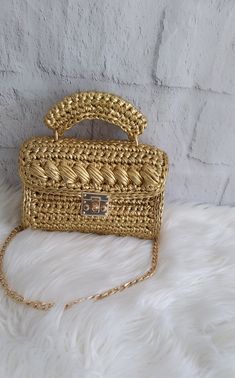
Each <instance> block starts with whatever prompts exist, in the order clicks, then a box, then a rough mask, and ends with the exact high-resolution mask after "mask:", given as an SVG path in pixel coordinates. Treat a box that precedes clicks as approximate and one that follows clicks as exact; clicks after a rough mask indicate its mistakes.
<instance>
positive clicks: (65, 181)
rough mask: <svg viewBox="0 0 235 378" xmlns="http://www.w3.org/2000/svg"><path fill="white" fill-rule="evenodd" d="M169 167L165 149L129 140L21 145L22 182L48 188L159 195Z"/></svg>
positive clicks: (48, 141) (40, 141)
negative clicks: (137, 143) (152, 193)
mask: <svg viewBox="0 0 235 378" xmlns="http://www.w3.org/2000/svg"><path fill="white" fill-rule="evenodd" d="M167 171H168V159H167V155H166V153H165V152H163V151H161V150H159V149H158V148H156V147H153V146H150V145H146V144H140V145H139V146H136V145H135V144H134V143H133V142H130V141H94V140H78V139H75V138H62V139H59V140H58V141H56V140H55V139H54V138H53V137H42V138H40V137H35V138H32V139H30V140H28V141H26V142H25V143H24V144H23V145H22V147H21V150H20V175H21V178H22V180H23V182H24V184H25V185H27V186H29V187H31V188H34V189H37V190H42V191H45V190H46V191H47V192H49V191H52V192H65V191H66V192H69V193H73V192H81V191H90V192H92V191H94V192H97V191H98V192H111V193H116V194H118V193H122V194H125V193H126V194H130V193H134V194H136V195H138V194H141V193H142V194H143V193H145V194H146V193H148V192H149V193H151V192H154V193H155V194H158V193H161V192H162V190H163V189H164V184H165V180H166V174H167Z"/></svg>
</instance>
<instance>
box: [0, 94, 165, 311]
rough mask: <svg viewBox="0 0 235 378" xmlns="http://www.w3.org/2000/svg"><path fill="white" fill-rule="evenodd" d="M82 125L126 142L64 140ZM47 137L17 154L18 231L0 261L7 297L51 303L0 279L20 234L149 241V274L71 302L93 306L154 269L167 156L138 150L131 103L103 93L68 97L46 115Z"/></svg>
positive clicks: (136, 116)
mask: <svg viewBox="0 0 235 378" xmlns="http://www.w3.org/2000/svg"><path fill="white" fill-rule="evenodd" d="M84 119H101V120H104V121H107V122H109V123H113V124H115V125H118V126H119V127H120V128H121V129H122V130H124V131H125V132H126V133H127V134H128V137H129V140H128V141H127V140H115V141H101V140H78V139H75V138H65V137H64V136H63V134H64V132H65V131H66V130H68V129H70V128H71V127H72V126H74V125H75V124H77V123H79V122H80V121H82V120H84ZM45 122H46V124H47V126H48V127H49V128H51V129H52V130H54V136H52V137H35V138H32V139H29V140H28V141H26V142H25V143H24V144H23V145H22V147H21V150H20V158H19V163H20V176H21V179H22V183H23V211H22V225H21V226H19V227H17V228H16V229H14V230H13V231H12V233H11V234H10V235H9V237H8V238H7V239H6V241H5V243H4V245H3V247H2V249H1V254H0V268H1V276H0V278H1V283H2V286H3V288H4V289H5V291H6V293H7V294H8V295H9V296H10V297H12V298H13V299H15V300H17V301H18V302H21V303H25V304H27V305H29V306H32V307H34V308H38V309H44V310H47V309H49V308H50V307H52V306H53V304H54V303H52V302H40V301H34V300H31V299H26V298H24V297H23V296H22V295H20V294H18V293H17V292H16V291H14V290H12V289H11V288H10V287H9V285H8V282H7V279H6V276H5V274H4V273H3V256H4V253H5V250H6V248H7V245H8V244H9V242H10V240H11V239H12V238H13V237H14V236H15V235H16V233H17V232H19V231H21V230H23V229H24V228H26V227H30V228H32V229H42V230H50V231H53V230H59V231H81V232H89V233H90V232H91V233H97V234H116V235H130V236H136V237H140V238H146V239H153V240H154V243H153V251H152V263H151V267H150V268H149V270H148V271H147V272H145V273H144V274H143V275H141V276H138V277H137V278H134V279H132V280H130V281H129V282H126V283H122V284H121V285H120V286H118V287H115V288H112V289H109V290H107V291H105V292H103V293H99V294H94V295H91V296H89V297H83V298H79V299H75V300H74V301H72V302H70V303H68V304H67V305H66V306H65V307H66V308H68V307H70V306H71V305H73V304H75V303H79V302H81V301H83V300H85V299H93V300H98V299H102V298H105V297H107V296H109V295H112V294H115V293H117V292H120V291H122V290H124V289H126V288H128V287H130V286H132V285H134V284H136V283H137V282H140V281H143V280H145V279H146V278H148V277H150V276H151V275H153V273H154V272H155V270H156V266H157V258H158V240H159V232H160V226H161V218H162V211H163V196H164V186H165V180H166V174H167V170H168V161H167V155H166V153H165V152H163V151H161V150H159V149H158V148H155V147H153V146H150V145H146V144H138V136H139V135H140V134H141V133H142V132H143V130H144V129H145V127H146V126H147V121H146V118H145V117H144V116H143V114H141V113H140V112H139V111H138V110H137V109H135V108H134V107H133V106H132V105H131V104H130V103H128V102H126V101H124V100H123V99H122V98H120V97H117V96H114V95H112V94H108V93H99V92H81V93H75V94H74V95H72V96H71V97H66V98H65V99H64V100H63V101H62V102H60V103H58V104H57V105H55V106H54V107H53V108H52V109H51V110H50V111H49V112H48V114H47V115H46V117H45Z"/></svg>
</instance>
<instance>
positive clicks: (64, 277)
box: [0, 185, 235, 378]
mask: <svg viewBox="0 0 235 378" xmlns="http://www.w3.org/2000/svg"><path fill="white" fill-rule="evenodd" d="M19 199H20V194H19V192H14V191H13V190H11V189H9V188H7V187H6V186H5V187H4V185H3V186H1V194H0V222H1V223H0V239H1V240H3V239H4V238H5V236H6V235H7V233H8V232H9V230H10V229H11V228H12V227H13V226H14V225H16V224H17V223H18V221H19ZM234 231H235V209H233V208H228V207H214V206H208V205H200V206H196V205H192V204H183V205H182V204H181V205H171V206H168V208H167V209H166V211H165V216H164V224H163V228H162V234H161V254H160V264H159V268H158V272H157V274H156V275H155V276H154V277H153V278H151V279H149V280H147V281H145V282H144V283H141V284H138V285H137V286H135V287H134V288H131V289H128V290H127V291H124V292H122V293H120V294H117V295H114V296H113V297H111V298H108V299H105V300H103V301H99V302H95V303H93V302H86V303H82V304H79V305H76V306H74V307H73V308H72V309H71V310H67V311H64V312H63V309H62V308H63V302H64V301H68V300H71V299H73V298H74V297H75V298H76V297H78V296H81V295H87V294H91V293H94V292H97V291H101V290H103V289H105V288H109V287H110V286H113V285H116V284H118V283H120V282H122V281H124V280H126V279H128V278H130V277H133V276H135V274H137V273H140V272H142V271H144V270H145V269H146V267H147V266H148V264H149V259H150V251H151V242H150V241H144V240H138V239H134V238H120V237H114V236H95V235H86V234H79V233H51V232H42V231H31V230H26V231H24V232H23V233H21V234H19V235H18V236H17V238H16V239H15V240H14V241H13V242H12V244H11V246H10V247H9V250H8V251H7V255H6V259H5V269H6V271H7V274H8V277H9V280H10V282H11V284H12V286H14V287H15V288H17V289H18V291H20V292H22V293H24V294H25V295H27V296H28V297H32V298H41V299H45V300H50V299H54V300H57V301H58V303H59V304H58V306H56V307H55V308H53V309H52V310H51V311H49V312H47V313H45V312H41V311H37V310H33V309H29V308H27V307H25V306H22V305H19V304H16V303H14V302H13V301H11V300H10V299H7V298H6V297H5V295H4V294H3V292H2V290H0V300H1V303H0V348H1V349H0V351H1V352H0V377H1V378H16V377H19V378H32V377H33V378H47V377H48V378H53V377H55V378H59V377H62V378H77V377H79V378H98V377H100V378H112V377H113V378H114V377H115V378H126V377H127V378H156V377H161V378H196V377H197V378H199V377H200V378H202V377H203V378H234V377H235V358H234V357H235V276H234V272H235V232H234Z"/></svg>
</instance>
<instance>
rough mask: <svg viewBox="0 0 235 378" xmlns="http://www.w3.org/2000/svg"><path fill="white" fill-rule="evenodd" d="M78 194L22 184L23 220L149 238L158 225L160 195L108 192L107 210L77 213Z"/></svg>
mask: <svg viewBox="0 0 235 378" xmlns="http://www.w3.org/2000/svg"><path fill="white" fill-rule="evenodd" d="M81 204H82V202H81V194H77V195H73V196H71V195H68V194H64V195H58V194H52V193H47V192H40V191H35V190H32V189H31V188H27V187H25V188H24V201H23V224H24V226H25V227H31V228H33V229H43V230H53V231H56V230H57V231H81V232H88V233H98V234H117V235H123V236H124V235H129V236H136V237H140V238H146V239H153V238H154V236H155V233H156V227H157V230H158V229H159V228H160V222H161V214H162V206H163V195H162V194H160V195H159V196H157V197H148V198H139V199H138V198H133V199H131V198H128V199H127V198H125V197H121V196H116V197H115V196H112V195H111V196H110V199H109V206H108V214H107V215H105V216H102V217H99V216H86V215H85V216H84V215H82V214H81Z"/></svg>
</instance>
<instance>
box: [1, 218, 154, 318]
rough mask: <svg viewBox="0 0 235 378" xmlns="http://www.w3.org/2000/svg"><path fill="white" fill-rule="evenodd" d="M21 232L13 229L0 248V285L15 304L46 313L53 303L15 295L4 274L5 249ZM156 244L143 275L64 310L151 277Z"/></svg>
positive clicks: (76, 301) (111, 293) (20, 227)
mask: <svg viewBox="0 0 235 378" xmlns="http://www.w3.org/2000/svg"><path fill="white" fill-rule="evenodd" d="M23 230H24V227H23V226H22V225H20V226H17V227H15V228H14V229H13V230H12V231H11V233H10V234H9V235H8V236H7V238H6V239H5V241H4V243H3V245H2V247H1V248H0V283H1V285H2V287H3V289H4V291H5V293H6V295H7V296H8V297H10V298H12V299H13V300H15V301H16V302H18V303H23V304H25V305H27V306H29V307H33V308H35V309H37V310H44V311H47V310H49V309H50V308H52V307H53V306H54V305H55V303H54V302H42V301H39V300H32V299H27V298H25V297H24V296H23V295H21V294H19V293H17V291H15V290H13V289H11V287H10V286H9V283H8V280H7V277H6V274H5V273H4V269H3V261H4V255H5V252H6V249H7V247H8V245H9V243H10V242H11V240H12V239H13V238H14V237H15V236H16V235H17V234H18V233H19V232H21V231H23ZM158 244H159V243H158V238H155V239H154V241H153V249H152V261H151V267H150V269H149V270H147V271H146V272H145V273H144V274H142V275H140V276H137V277H136V278H134V279H132V280H130V281H127V282H125V283H122V284H121V285H119V286H116V287H113V288H111V289H108V290H106V291H103V292H102V293H97V294H93V295H90V296H86V297H80V298H78V299H75V300H73V301H71V302H68V303H66V304H65V306H64V308H65V309H68V308H70V307H72V306H73V305H75V304H78V303H81V302H84V301H87V300H94V301H98V300H101V299H104V298H106V297H109V296H111V295H114V294H116V293H120V292H121V291H123V290H125V289H127V288H129V287H131V286H134V285H136V284H137V283H138V282H142V281H144V280H146V279H147V278H149V277H151V276H152V275H153V274H154V273H155V271H156V268H157V264H158Z"/></svg>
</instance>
